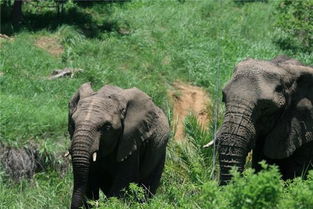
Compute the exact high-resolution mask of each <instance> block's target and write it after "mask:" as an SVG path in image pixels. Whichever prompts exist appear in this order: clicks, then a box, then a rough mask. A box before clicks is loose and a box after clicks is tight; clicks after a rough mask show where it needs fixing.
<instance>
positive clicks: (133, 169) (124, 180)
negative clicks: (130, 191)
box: [108, 151, 139, 197]
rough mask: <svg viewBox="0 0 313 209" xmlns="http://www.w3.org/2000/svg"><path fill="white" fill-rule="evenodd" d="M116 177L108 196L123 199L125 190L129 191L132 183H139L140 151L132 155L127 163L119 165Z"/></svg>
mask: <svg viewBox="0 0 313 209" xmlns="http://www.w3.org/2000/svg"><path fill="white" fill-rule="evenodd" d="M116 171H117V172H116V175H115V177H114V180H113V183H112V187H111V188H110V191H109V194H108V196H109V197H110V196H115V197H122V196H124V192H123V191H122V190H123V189H127V188H128V186H129V184H130V183H131V182H134V183H138V176H139V157H138V151H136V152H134V153H132V154H131V155H130V156H129V157H128V158H127V159H126V160H125V161H123V162H120V163H118V165H117V170H116Z"/></svg>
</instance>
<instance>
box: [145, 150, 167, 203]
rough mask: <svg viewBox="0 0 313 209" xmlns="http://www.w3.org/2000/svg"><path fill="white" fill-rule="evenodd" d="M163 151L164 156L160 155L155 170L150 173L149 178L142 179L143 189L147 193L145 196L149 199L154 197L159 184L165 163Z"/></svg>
mask: <svg viewBox="0 0 313 209" xmlns="http://www.w3.org/2000/svg"><path fill="white" fill-rule="evenodd" d="M165 156H166V155H165V150H164V154H162V156H161V159H160V160H159V162H158V164H157V166H156V167H155V169H154V170H153V171H152V172H151V174H150V175H149V176H147V177H146V178H144V179H143V181H142V184H143V187H144V188H145V189H146V191H147V196H148V197H149V198H150V197H152V196H153V195H155V193H156V190H157V188H158V186H159V184H160V180H161V176H162V172H163V168H164V163H165Z"/></svg>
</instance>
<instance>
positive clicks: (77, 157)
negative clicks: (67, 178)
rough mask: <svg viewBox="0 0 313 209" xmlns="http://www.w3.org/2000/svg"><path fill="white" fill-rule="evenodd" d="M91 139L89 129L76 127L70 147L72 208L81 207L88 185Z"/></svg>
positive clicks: (91, 135) (92, 139)
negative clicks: (72, 176)
mask: <svg viewBox="0 0 313 209" xmlns="http://www.w3.org/2000/svg"><path fill="white" fill-rule="evenodd" d="M93 141H94V137H93V134H92V133H91V132H90V131H86V130H80V129H76V131H75V134H74V137H73V141H72V147H71V155H72V165H73V174H74V188H73V196H72V203H71V208H72V209H78V208H80V207H82V206H83V204H84V202H85V200H86V198H85V194H86V189H87V186H88V176H89V167H90V157H91V153H90V148H91V146H92V143H93Z"/></svg>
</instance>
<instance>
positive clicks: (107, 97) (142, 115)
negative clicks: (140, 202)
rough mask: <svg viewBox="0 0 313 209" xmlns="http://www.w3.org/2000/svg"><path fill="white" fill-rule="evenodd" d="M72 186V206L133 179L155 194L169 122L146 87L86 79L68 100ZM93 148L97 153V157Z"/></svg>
mask: <svg viewBox="0 0 313 209" xmlns="http://www.w3.org/2000/svg"><path fill="white" fill-rule="evenodd" d="M68 129H69V133H70V137H71V140H72V143H71V148H70V154H71V157H72V165H73V174H74V188H73V196H72V204H71V208H72V209H74V208H75V209H77V208H79V207H81V206H83V205H85V206H86V207H88V205H87V204H86V200H87V199H92V200H97V199H98V198H99V189H101V190H102V191H103V192H104V194H105V195H106V196H107V197H110V196H121V195H122V192H121V190H122V189H124V188H126V187H127V186H128V185H129V183H130V182H134V183H137V184H138V185H141V186H143V187H144V188H145V189H146V191H147V193H148V194H150V195H153V194H155V192H156V189H157V187H158V184H159V182H160V178H161V173H162V171H163V167H164V161H165V150H166V144H167V141H168V133H169V125H168V121H167V118H166V116H165V115H164V113H163V112H162V110H161V109H160V108H158V107H157V106H155V105H154V103H153V102H152V101H151V98H150V97H149V96H147V95H146V94H145V93H143V92H142V91H140V90H138V89H136V88H132V89H121V88H118V87H114V86H104V87H103V88H101V89H100V90H98V91H97V92H94V91H93V90H92V88H91V86H90V83H85V84H83V85H82V86H81V87H80V89H79V90H78V91H77V93H76V94H75V95H74V96H73V98H72V99H71V101H70V103H69V127H68ZM93 153H97V157H96V161H95V162H94V161H93V157H92V156H93Z"/></svg>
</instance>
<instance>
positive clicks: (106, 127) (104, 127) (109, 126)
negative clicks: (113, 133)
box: [102, 122, 112, 131]
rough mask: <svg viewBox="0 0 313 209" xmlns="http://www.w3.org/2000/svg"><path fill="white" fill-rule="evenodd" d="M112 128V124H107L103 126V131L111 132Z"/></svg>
mask: <svg viewBox="0 0 313 209" xmlns="http://www.w3.org/2000/svg"><path fill="white" fill-rule="evenodd" d="M111 128H112V124H111V123H110V122H105V123H104V124H103V125H102V129H103V130H106V131H107V130H110V129H111Z"/></svg>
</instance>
